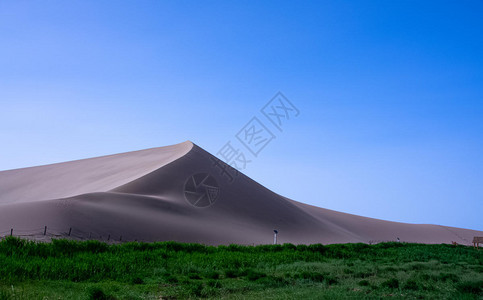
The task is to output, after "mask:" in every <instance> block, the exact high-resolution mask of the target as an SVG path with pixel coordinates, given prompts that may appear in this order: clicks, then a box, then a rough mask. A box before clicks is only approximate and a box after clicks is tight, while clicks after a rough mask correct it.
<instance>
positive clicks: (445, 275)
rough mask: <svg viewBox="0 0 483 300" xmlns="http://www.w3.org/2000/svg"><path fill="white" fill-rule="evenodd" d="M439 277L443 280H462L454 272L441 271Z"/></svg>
mask: <svg viewBox="0 0 483 300" xmlns="http://www.w3.org/2000/svg"><path fill="white" fill-rule="evenodd" d="M438 279H439V280H441V281H452V282H458V281H460V278H459V277H458V276H457V275H456V274H453V273H440V274H439V276H438Z"/></svg>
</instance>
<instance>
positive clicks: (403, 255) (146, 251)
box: [0, 238, 483, 299]
mask: <svg viewBox="0 0 483 300" xmlns="http://www.w3.org/2000/svg"><path fill="white" fill-rule="evenodd" d="M482 253H483V251H481V250H480V251H478V250H476V249H473V248H471V247H465V246H450V245H422V244H404V243H383V244H377V245H366V244H339V245H328V246H323V245H320V244H318V245H310V246H306V245H298V246H294V245H291V244H285V245H264V246H254V247H253V246H238V245H231V246H219V247H211V246H204V245H199V244H183V243H175V242H162V243H151V244H148V243H125V244H120V245H108V244H105V243H101V242H97V241H85V242H76V241H69V240H54V241H53V242H51V243H35V242H29V241H25V240H20V239H17V238H6V239H4V240H2V241H1V242H0V299H185V298H218V299H219V298H227V299H230V298H236V299H240V298H243V299H245V298H255V299H262V298H263V299H265V298H266V299H294V298H300V299H346V298H358V299H360V298H362V299H364V298H367V299H374V298H376V299H377V298H382V297H392V298H401V299H402V298H404V299H408V298H409V299H411V298H431V299H482V298H483V255H482Z"/></svg>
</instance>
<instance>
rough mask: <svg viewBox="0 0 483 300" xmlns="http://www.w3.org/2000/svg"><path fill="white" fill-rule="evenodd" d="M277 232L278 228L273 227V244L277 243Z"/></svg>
mask: <svg viewBox="0 0 483 300" xmlns="http://www.w3.org/2000/svg"><path fill="white" fill-rule="evenodd" d="M277 234H278V230H277V229H274V230H273V244H274V245H276V244H277Z"/></svg>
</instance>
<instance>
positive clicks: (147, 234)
mask: <svg viewBox="0 0 483 300" xmlns="http://www.w3.org/2000/svg"><path fill="white" fill-rule="evenodd" d="M44 226H47V234H46V235H45V236H44V228H45V227H44ZM11 228H13V235H23V236H27V237H29V238H33V239H39V240H42V239H47V238H49V237H52V235H54V236H66V235H68V234H69V231H70V233H71V237H72V238H79V239H87V238H89V237H90V238H95V239H103V240H106V239H108V238H109V239H110V240H120V239H122V240H123V241H128V240H139V241H166V240H173V241H181V242H198V243H204V244H213V245H217V244H231V243H238V244H269V243H272V241H273V230H274V229H277V230H278V232H279V235H278V242H279V243H294V244H300V243H324V244H326V243H347V242H363V243H371V242H378V241H395V240H396V239H397V238H399V239H400V240H401V241H407V242H419V243H451V242H452V241H455V242H457V243H460V244H470V243H471V240H472V239H473V236H483V232H482V231H475V230H468V229H461V228H454V227H445V226H439V225H416V224H405V223H396V222H389V221H382V220H377V219H371V218H365V217H360V216H356V215H350V214H346V213H340V212H336V211H331V210H327V209H323V208H319V207H314V206H310V205H307V204H304V203H300V202H297V201H293V200H290V199H287V198H285V197H282V196H280V195H277V194H275V193H273V192H272V191H270V190H268V189H266V188H265V187H263V186H262V185H260V184H258V183H257V182H255V181H253V180H251V179H250V178H248V177H246V176H245V175H243V174H241V173H237V172H236V171H235V170H234V169H233V168H231V167H229V166H227V165H226V164H224V163H223V162H221V161H219V160H217V159H216V158H215V157H214V156H212V155H211V154H209V153H208V152H206V151H204V150H203V149H201V148H200V147H198V146H196V145H194V144H193V143H191V142H189V141H188V142H184V143H181V144H178V145H174V146H168V147H161V148H153V149H147V150H141V151H135V152H128V153H122V154H116V155H109V156H103V157H97V158H90V159H83V160H78V161H71V162H66V163H59V164H52V165H46V166H39V167H31V168H24V169H16V170H9V171H2V172H0V236H5V235H9V234H10V229H11Z"/></svg>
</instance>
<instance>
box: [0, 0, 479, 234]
mask: <svg viewBox="0 0 483 300" xmlns="http://www.w3.org/2000/svg"><path fill="white" fill-rule="evenodd" d="M278 91H281V92H282V93H284V94H285V95H286V96H287V98H288V99H290V100H291V101H292V102H293V104H294V105H295V106H297V107H298V109H299V110H300V115H299V116H298V117H297V118H295V119H292V120H291V121H290V122H288V123H287V124H286V126H285V127H284V131H283V133H279V132H277V131H276V130H274V131H273V132H274V133H276V139H275V140H273V141H272V142H271V143H270V144H269V145H268V146H267V147H266V148H265V149H264V150H263V152H261V153H260V155H259V157H257V158H256V159H253V162H252V163H250V164H249V165H248V166H247V169H246V170H245V173H246V174H247V175H249V176H250V177H252V178H253V179H255V180H256V181H258V182H260V183H261V184H263V185H265V186H266V187H268V188H270V189H272V190H273V191H275V192H277V193H280V194H282V195H284V196H287V197H290V198H292V199H295V200H298V201H301V202H306V203H310V204H314V205H317V206H321V207H325V208H329V209H333V210H338V211H343V212H348V213H353V214H358V215H363V216H368V217H374V218H380V219H386V220H393V221H401V222H410V223H431V224H442V225H450V226H458V227H465V228H472V229H479V230H483V219H482V215H481V212H482V211H483V171H482V170H483V155H482V153H483V1H476V0H474V1H314V2H312V3H310V2H304V3H301V1H292V2H284V1H253V2H249V1H191V2H188V1H97V0H96V1H0V104H1V106H0V141H1V147H0V170H7V169H13V168H20V167H27V166H34V165H41V164H47V163H54V162H61V161H68V160H74V159H80V158H88V157H94V156H99V155H105V154H113V153H120V152H126V151H132V150H139V149H144V148H150V147H158V146H165V145H170V144H175V143H179V142H182V141H185V140H192V141H193V142H195V143H196V144H198V145H199V146H201V147H203V148H204V149H206V150H207V151H209V152H211V153H213V154H216V152H217V151H218V150H219V149H220V147H221V146H223V145H224V144H225V143H226V142H227V141H228V140H233V141H235V138H234V136H235V134H236V133H237V132H238V131H239V130H240V129H241V128H242V127H243V126H244V125H245V124H246V123H247V122H248V121H249V120H250V119H251V118H252V117H253V116H259V117H260V116H261V115H260V112H259V109H260V108H261V107H262V106H263V105H264V104H265V103H266V102H267V101H268V100H270V99H271V97H272V96H274V95H275V93H276V92H278ZM260 119H261V120H262V117H260Z"/></svg>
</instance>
